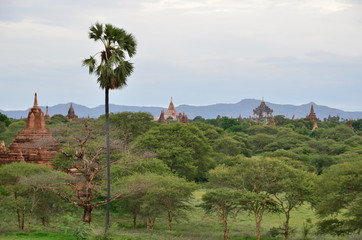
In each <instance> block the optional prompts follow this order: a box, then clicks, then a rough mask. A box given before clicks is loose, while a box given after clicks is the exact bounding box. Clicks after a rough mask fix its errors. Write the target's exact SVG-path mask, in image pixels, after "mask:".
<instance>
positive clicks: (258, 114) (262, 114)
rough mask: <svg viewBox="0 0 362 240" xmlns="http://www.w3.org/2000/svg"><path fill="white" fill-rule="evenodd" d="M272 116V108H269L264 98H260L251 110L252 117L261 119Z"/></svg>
mask: <svg viewBox="0 0 362 240" xmlns="http://www.w3.org/2000/svg"><path fill="white" fill-rule="evenodd" d="M271 117H273V110H272V109H271V108H269V107H268V106H267V105H266V104H265V102H264V98H263V99H262V100H261V103H260V105H259V106H258V107H257V108H255V109H254V110H253V117H252V118H253V119H254V120H258V121H262V120H266V119H267V118H271Z"/></svg>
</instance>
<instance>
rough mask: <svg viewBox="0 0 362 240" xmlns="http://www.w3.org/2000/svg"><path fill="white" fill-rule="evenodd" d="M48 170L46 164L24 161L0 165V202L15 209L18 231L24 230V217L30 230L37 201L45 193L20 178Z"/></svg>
mask: <svg viewBox="0 0 362 240" xmlns="http://www.w3.org/2000/svg"><path fill="white" fill-rule="evenodd" d="M49 172H51V169H50V168H48V167H46V166H43V165H36V164H29V163H24V162H19V163H11V164H6V165H3V166H1V167H0V182H1V185H2V191H0V192H1V194H0V198H1V202H2V204H9V205H10V206H11V208H13V209H14V210H15V211H14V212H15V213H16V216H17V224H18V228H19V230H20V231H24V230H25V224H26V222H25V221H26V219H27V224H28V231H30V228H31V222H32V219H33V214H34V212H35V209H36V208H37V206H38V205H39V202H41V201H44V198H46V195H45V194H43V193H42V192H41V191H37V190H36V189H34V188H32V187H31V186H29V185H27V184H26V183H25V182H23V181H21V179H22V178H26V177H29V176H35V177H37V176H38V175H41V174H43V173H49Z"/></svg>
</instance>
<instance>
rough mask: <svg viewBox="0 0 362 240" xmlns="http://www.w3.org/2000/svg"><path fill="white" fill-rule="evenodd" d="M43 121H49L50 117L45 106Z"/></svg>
mask: <svg viewBox="0 0 362 240" xmlns="http://www.w3.org/2000/svg"><path fill="white" fill-rule="evenodd" d="M44 118H45V120H50V115H49V111H48V106H46V113H45V116H44Z"/></svg>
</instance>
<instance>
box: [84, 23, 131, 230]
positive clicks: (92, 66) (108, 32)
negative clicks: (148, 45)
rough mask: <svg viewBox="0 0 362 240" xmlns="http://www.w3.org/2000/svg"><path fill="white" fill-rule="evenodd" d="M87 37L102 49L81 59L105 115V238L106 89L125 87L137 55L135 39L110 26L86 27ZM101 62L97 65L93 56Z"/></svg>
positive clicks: (108, 183)
mask: <svg viewBox="0 0 362 240" xmlns="http://www.w3.org/2000/svg"><path fill="white" fill-rule="evenodd" d="M89 38H90V39H93V40H94V41H101V42H102V44H103V47H104V48H103V50H102V51H100V52H98V53H96V54H95V55H94V56H90V57H89V58H87V59H84V60H83V66H86V67H88V69H89V74H95V75H96V76H97V77H98V78H97V82H98V83H99V86H100V87H101V88H102V89H104V90H105V115H106V147H107V151H106V157H107V211H106V226H105V235H107V232H108V229H109V211H110V195H111V193H110V190H111V175H110V174H111V170H110V138H109V90H110V89H111V90H112V89H120V88H122V87H124V86H126V84H127V77H129V76H130V75H131V73H132V72H133V64H132V63H131V62H129V61H128V60H126V57H127V56H126V54H127V55H128V57H129V58H131V57H133V55H134V54H135V53H136V46H137V43H136V40H135V38H134V36H133V35H132V34H130V33H127V32H126V31H125V30H123V29H121V28H117V27H114V26H113V25H111V24H105V25H103V24H100V23H96V24H94V25H92V26H91V27H90V28H89ZM97 55H98V56H99V58H100V60H99V62H97V60H96V58H95V57H96V56H97Z"/></svg>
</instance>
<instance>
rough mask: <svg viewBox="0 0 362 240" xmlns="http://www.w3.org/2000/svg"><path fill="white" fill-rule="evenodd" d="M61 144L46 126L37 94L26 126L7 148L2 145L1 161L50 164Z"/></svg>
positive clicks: (0, 150)
mask: <svg viewBox="0 0 362 240" xmlns="http://www.w3.org/2000/svg"><path fill="white" fill-rule="evenodd" d="M58 149H59V144H58V142H57V141H56V140H55V138H54V137H53V136H52V134H51V133H50V132H49V130H48V129H47V128H46V125H45V116H44V113H43V112H42V110H41V109H40V107H39V106H38V99H37V94H36V93H35V97H34V106H33V107H32V108H31V109H30V111H29V114H28V119H27V124H26V128H24V129H23V130H21V131H20V133H19V134H18V136H17V137H16V138H15V139H14V140H13V143H11V144H10V146H9V148H8V149H6V147H5V144H3V143H2V144H1V146H0V163H11V162H20V161H25V162H31V163H37V164H44V165H50V160H52V159H54V158H55V156H56V154H57V150H58Z"/></svg>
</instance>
